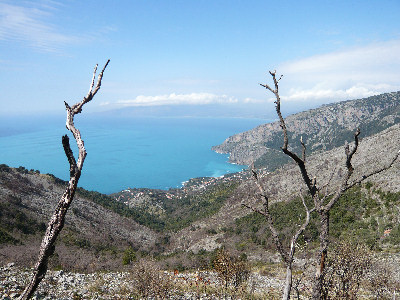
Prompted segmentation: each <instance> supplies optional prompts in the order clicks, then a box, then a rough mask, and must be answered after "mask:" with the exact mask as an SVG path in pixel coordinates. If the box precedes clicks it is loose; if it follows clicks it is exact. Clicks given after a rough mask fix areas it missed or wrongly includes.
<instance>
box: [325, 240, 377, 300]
mask: <svg viewBox="0 0 400 300" xmlns="http://www.w3.org/2000/svg"><path fill="white" fill-rule="evenodd" d="M371 266H372V254H371V252H370V251H369V250H368V249H367V247H366V246H364V245H362V244H352V243H350V242H343V241H341V242H339V243H337V244H336V245H334V246H333V247H332V249H331V251H330V255H329V256H328V259H327V261H326V268H325V276H324V282H323V294H324V297H325V298H324V299H357V298H358V297H357V296H358V291H359V288H360V284H361V281H362V279H364V278H365V275H366V274H368V272H369V271H370V270H371Z"/></svg>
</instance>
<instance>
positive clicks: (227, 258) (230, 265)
mask: <svg viewBox="0 0 400 300" xmlns="http://www.w3.org/2000/svg"><path fill="white" fill-rule="evenodd" d="M213 265H214V270H215V271H216V272H217V274H218V277H219V278H220V279H221V281H222V282H223V284H224V286H225V289H227V288H228V286H229V285H230V284H231V285H232V286H233V287H234V288H235V289H238V288H239V287H240V286H241V285H242V284H243V283H244V282H246V281H247V279H248V278H249V276H250V268H249V266H248V264H247V263H246V261H244V260H241V259H239V258H238V257H235V256H233V255H231V254H230V253H229V252H228V251H227V250H225V249H220V250H219V251H218V253H217V256H216V258H215V260H214V262H213Z"/></svg>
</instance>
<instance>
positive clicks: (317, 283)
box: [260, 71, 400, 299]
mask: <svg viewBox="0 0 400 300" xmlns="http://www.w3.org/2000/svg"><path fill="white" fill-rule="evenodd" d="M269 73H270V75H271V76H272V79H273V82H274V88H271V87H270V86H269V85H268V84H260V85H261V86H263V87H264V88H266V89H267V90H269V91H271V92H272V93H273V94H274V95H275V98H276V101H275V104H276V112H277V114H278V117H279V121H280V126H281V128H282V130H283V146H282V148H281V149H282V151H283V153H285V154H286V155H288V156H289V157H291V158H292V159H293V160H294V161H295V163H296V164H297V166H298V167H299V169H300V172H301V175H302V178H303V181H304V183H305V185H306V186H307V190H308V192H309V194H310V195H311V198H312V201H313V203H314V208H315V211H316V212H317V213H318V215H319V217H320V224H319V243H320V244H319V250H318V257H317V260H316V261H317V266H316V272H315V277H314V280H313V289H312V299H324V296H323V294H322V284H323V278H324V269H325V260H326V257H327V252H328V245H329V215H330V210H331V209H332V207H333V206H334V205H335V203H336V202H337V201H338V200H339V198H340V197H341V196H342V195H343V193H344V192H346V191H347V190H348V189H350V188H352V187H353V186H355V185H357V184H360V183H361V182H363V181H364V180H366V179H367V178H369V177H371V176H373V175H375V174H378V173H380V172H383V171H385V170H387V169H389V168H390V167H392V165H393V164H394V162H395V161H396V160H397V158H398V156H399V153H400V151H399V152H397V153H396V155H394V157H393V159H392V160H391V161H390V163H389V164H387V165H386V166H383V167H381V168H378V169H376V170H373V171H372V172H370V173H368V174H365V175H363V176H362V177H361V178H359V179H352V180H351V176H352V174H353V172H354V167H353V165H352V159H353V156H354V154H355V153H356V151H357V149H358V146H359V139H358V137H359V135H360V129H357V130H356V132H355V134H354V146H353V147H351V149H350V146H349V145H348V144H347V143H346V145H345V154H346V160H345V172H344V175H342V176H341V182H340V184H339V187H338V188H337V189H336V190H334V191H333V192H328V187H327V186H328V184H329V182H328V183H327V185H326V192H325V193H323V191H322V189H321V188H320V187H319V186H318V185H317V177H316V176H314V177H313V179H311V177H310V175H309V172H308V171H307V168H306V164H305V163H306V162H305V151H304V150H305V147H304V146H303V155H302V157H301V158H300V157H299V156H298V155H297V154H296V153H294V152H292V151H290V150H289V149H288V143H289V139H288V133H287V129H286V124H285V120H284V119H283V117H282V114H281V100H280V96H279V86H278V82H279V80H280V79H281V78H282V76H280V78H279V79H276V71H273V72H271V71H270V72H269ZM301 142H302V141H301ZM332 174H333V173H332Z"/></svg>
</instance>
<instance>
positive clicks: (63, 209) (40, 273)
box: [19, 60, 110, 299]
mask: <svg viewBox="0 0 400 300" xmlns="http://www.w3.org/2000/svg"><path fill="white" fill-rule="evenodd" d="M109 62H110V60H108V61H107V63H106V64H105V66H104V68H103V70H102V71H101V72H100V74H99V76H98V79H97V85H96V87H95V88H94V80H95V78H96V71H97V65H96V67H95V69H94V72H93V78H92V82H91V85H90V89H89V92H88V94H87V95H86V97H84V98H83V100H82V101H81V102H78V103H77V104H75V105H73V106H72V107H70V106H69V105H68V104H67V103H66V102H64V103H65V107H66V109H67V122H66V127H67V129H68V130H70V131H71V132H72V134H73V135H74V138H75V140H76V143H77V145H78V149H79V156H78V162H76V160H75V157H74V155H73V153H72V150H71V147H70V144H69V138H68V136H67V135H64V136H63V137H62V144H63V147H64V152H65V155H66V156H67V158H68V162H69V165H70V179H69V182H68V186H67V188H66V190H65V192H64V194H63V195H62V197H61V199H60V201H59V202H58V205H57V207H56V209H55V211H54V213H53V216H52V217H51V219H50V222H49V223H48V225H47V229H46V233H45V235H44V237H43V240H42V244H41V245H40V251H39V256H38V259H37V262H36V265H35V268H34V273H33V276H32V279H31V281H30V283H29V284H28V285H27V286H26V288H25V290H24V291H23V293H22V295H21V296H20V298H19V299H29V298H30V297H32V295H33V293H34V292H35V290H36V288H37V287H38V285H39V283H40V282H41V281H42V279H43V278H44V277H45V275H46V272H47V265H48V260H49V257H50V256H51V255H52V254H53V253H54V250H55V246H54V243H55V241H56V239H57V237H58V234H59V233H60V232H61V230H62V228H63V227H64V222H65V215H66V213H67V211H68V208H69V206H70V205H71V202H72V200H73V198H74V195H75V191H76V187H77V185H78V181H79V178H80V176H81V172H82V167H83V162H84V161H85V158H86V150H85V146H84V142H83V140H82V138H81V134H80V132H79V130H78V129H77V128H75V125H74V116H75V115H76V114H78V113H80V112H81V111H82V106H83V105H84V104H85V103H87V102H89V101H90V100H92V99H93V97H94V95H96V93H97V91H98V90H99V89H100V86H101V79H102V78H103V73H104V70H105V68H106V67H107V65H108V63H109ZM93 88H94V89H93Z"/></svg>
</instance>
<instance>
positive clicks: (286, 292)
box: [282, 262, 292, 300]
mask: <svg viewBox="0 0 400 300" xmlns="http://www.w3.org/2000/svg"><path fill="white" fill-rule="evenodd" d="M291 289H292V262H290V263H289V264H288V265H287V266H286V281H285V288H284V290H283V296H282V300H289V299H290V291H291Z"/></svg>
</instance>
